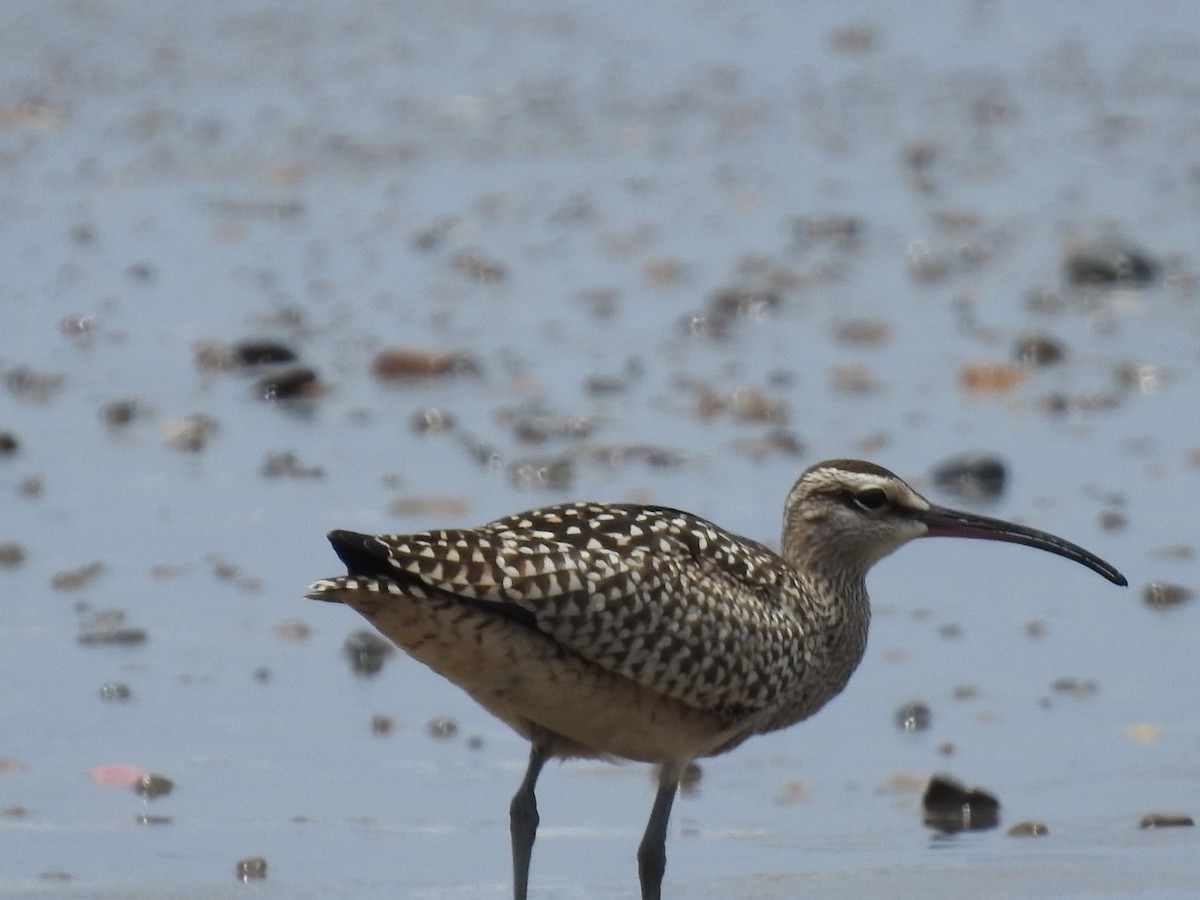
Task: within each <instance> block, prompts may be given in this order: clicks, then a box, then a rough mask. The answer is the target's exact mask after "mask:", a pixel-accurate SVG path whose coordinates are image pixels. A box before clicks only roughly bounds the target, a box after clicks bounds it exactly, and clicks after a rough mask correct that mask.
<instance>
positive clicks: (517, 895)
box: [508, 744, 669, 900]
mask: <svg viewBox="0 0 1200 900" xmlns="http://www.w3.org/2000/svg"><path fill="white" fill-rule="evenodd" d="M545 764H546V751H545V750H544V749H543V748H541V747H539V746H538V745H537V744H534V745H533V746H532V747H530V749H529V768H527V769H526V770H525V779H524V780H523V781H522V782H521V786H520V787H519V788H517V792H516V793H515V794H514V795H513V798H512V803H510V804H509V807H508V822H509V830H510V831H511V832H512V857H513V900H525V895H526V894H527V893H528V891H529V858H530V856H532V855H533V839H534V838H535V837H537V827H538V811H537V798H536V797H534V795H533V788H534V785H536V784H537V780H538V775H540V774H541V771H542V766H544V765H545ZM668 806H669V804H668Z"/></svg>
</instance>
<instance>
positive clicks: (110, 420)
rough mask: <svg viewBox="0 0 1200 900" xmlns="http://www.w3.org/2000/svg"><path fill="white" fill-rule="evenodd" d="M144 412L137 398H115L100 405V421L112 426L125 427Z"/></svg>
mask: <svg viewBox="0 0 1200 900" xmlns="http://www.w3.org/2000/svg"><path fill="white" fill-rule="evenodd" d="M141 413H142V408H141V404H139V403H138V402H137V401H136V400H113V401H112V402H111V403H105V404H104V406H102V407H100V421H102V422H103V423H104V424H105V425H107V426H108V427H110V428H123V427H125V426H126V425H128V424H130V423H131V422H132V421H133V420H134V419H136V418H137V417H138V416H139V415H141Z"/></svg>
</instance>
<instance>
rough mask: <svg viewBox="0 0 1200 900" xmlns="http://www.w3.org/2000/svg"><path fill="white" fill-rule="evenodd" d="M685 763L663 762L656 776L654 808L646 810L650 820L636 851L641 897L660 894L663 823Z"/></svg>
mask: <svg viewBox="0 0 1200 900" xmlns="http://www.w3.org/2000/svg"><path fill="white" fill-rule="evenodd" d="M685 765H687V762H686V761H683V762H669V763H664V764H663V767H662V772H661V773H660V774H659V776H658V793H657V794H656V795H655V797H654V808H653V809H651V810H650V821H649V822H647V823H646V833H645V834H644V835H642V843H641V845H640V846H639V847H638V854H637V856H638V880H639V881H640V882H641V884H642V900H660V898H661V897H662V880H663V873H664V872H665V871H666V870H667V823H668V822H669V821H670V820H671V804H672V803H674V802H675V790H676V788H678V787H679V777H680V775H682V774H683V767H684V766H685Z"/></svg>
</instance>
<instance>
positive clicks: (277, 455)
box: [262, 450, 325, 478]
mask: <svg viewBox="0 0 1200 900" xmlns="http://www.w3.org/2000/svg"><path fill="white" fill-rule="evenodd" d="M262 474H263V477H264V478H324V477H325V469H324V468H323V467H322V466H306V465H304V464H303V463H301V462H300V460H299V458H298V457H297V456H296V454H295V453H293V452H292V451H291V450H278V451H276V452H274V453H268V454H267V456H266V458H265V459H264V460H263V465H262Z"/></svg>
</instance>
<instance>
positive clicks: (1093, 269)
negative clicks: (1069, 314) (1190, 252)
mask: <svg viewBox="0 0 1200 900" xmlns="http://www.w3.org/2000/svg"><path fill="white" fill-rule="evenodd" d="M1064 268H1065V270H1066V276H1067V281H1069V282H1070V283H1071V284H1073V285H1075V286H1077V287H1080V286H1085V285H1107V286H1118V285H1124V286H1136V285H1145V284H1149V283H1150V282H1152V281H1154V280H1155V279H1156V278H1157V277H1158V274H1159V269H1160V267H1159V265H1158V263H1157V262H1156V261H1155V260H1153V259H1152V258H1151V257H1150V256H1149V255H1148V254H1146V253H1145V252H1144V251H1142V250H1140V249H1138V248H1137V247H1134V246H1133V245H1131V244H1128V243H1126V242H1124V241H1122V240H1119V239H1106V240H1102V241H1098V242H1097V243H1095V244H1093V245H1092V246H1090V247H1086V248H1082V249H1080V250H1077V251H1075V252H1074V253H1071V254H1070V255H1069V256H1068V257H1067V259H1066V263H1065V264H1064Z"/></svg>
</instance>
